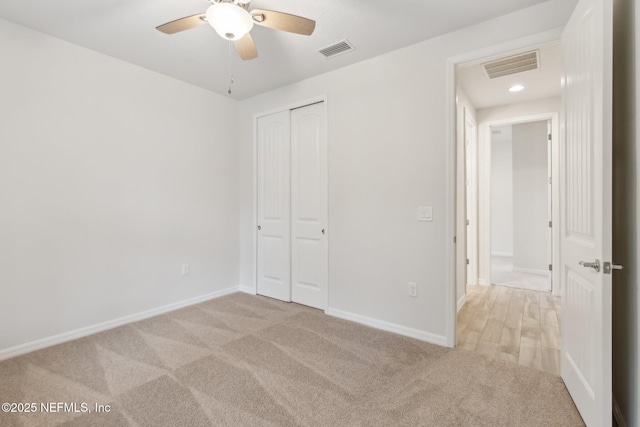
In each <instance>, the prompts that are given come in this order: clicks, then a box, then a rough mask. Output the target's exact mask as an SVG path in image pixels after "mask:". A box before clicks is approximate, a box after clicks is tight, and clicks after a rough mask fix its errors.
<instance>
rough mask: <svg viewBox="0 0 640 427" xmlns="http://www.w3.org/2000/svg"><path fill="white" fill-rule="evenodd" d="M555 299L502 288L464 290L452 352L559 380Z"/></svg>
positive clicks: (559, 311)
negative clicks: (551, 375) (473, 354)
mask: <svg viewBox="0 0 640 427" xmlns="http://www.w3.org/2000/svg"><path fill="white" fill-rule="evenodd" d="M561 314H562V308H561V306H560V298H558V297H554V296H553V295H551V294H550V293H548V292H537V291H530V290H524V289H514V288H508V287H504V286H495V285H493V286H467V302H466V303H465V305H464V306H463V307H462V308H461V309H460V311H459V312H458V330H457V340H458V346H459V347H461V348H464V349H466V350H470V351H475V352H476V353H479V354H482V355H483V356H486V357H490V358H495V359H500V360H506V361H509V362H514V363H519V364H521V365H525V366H530V367H533V368H536V369H540V370H543V371H548V372H551V373H554V374H556V375H559V374H560V316H561Z"/></svg>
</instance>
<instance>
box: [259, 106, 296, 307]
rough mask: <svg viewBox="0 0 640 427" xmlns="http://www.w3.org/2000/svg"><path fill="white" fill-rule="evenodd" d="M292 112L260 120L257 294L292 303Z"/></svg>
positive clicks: (284, 112) (272, 115) (264, 117)
mask: <svg viewBox="0 0 640 427" xmlns="http://www.w3.org/2000/svg"><path fill="white" fill-rule="evenodd" d="M290 129H291V126H290V112H289V111H283V112H281V113H276V114H271V115H269V116H263V117H260V118H258V123H257V132H258V135H257V145H258V146H257V158H258V159H257V160H258V162H257V163H258V165H257V166H258V242H257V251H258V253H257V292H258V294H260V295H265V296H268V297H271V298H277V299H279V300H282V301H291V219H290V212H291V193H290V172H291V166H290V165H291V158H290V156H291V148H290V147H291V137H290V134H291V132H290Z"/></svg>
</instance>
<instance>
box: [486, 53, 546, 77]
mask: <svg viewBox="0 0 640 427" xmlns="http://www.w3.org/2000/svg"><path fill="white" fill-rule="evenodd" d="M482 66H483V67H484V70H485V71H486V73H487V77H489V78H490V79H495V78H498V77H504V76H509V75H511V74H516V73H521V72H523V71H529V70H537V69H538V68H539V67H540V62H539V54H538V51H537V50H534V51H531V52H525V53H519V54H518V55H513V56H509V57H508V58H501V59H497V60H495V61H491V62H485V63H484V64H482Z"/></svg>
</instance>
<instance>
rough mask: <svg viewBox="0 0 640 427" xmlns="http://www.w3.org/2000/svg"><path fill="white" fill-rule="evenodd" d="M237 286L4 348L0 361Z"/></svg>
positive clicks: (192, 302)
mask: <svg viewBox="0 0 640 427" xmlns="http://www.w3.org/2000/svg"><path fill="white" fill-rule="evenodd" d="M238 290H239V289H238V286H233V287H231V288H227V289H223V290H220V291H216V292H211V293H208V294H205V295H201V296H198V297H195V298H189V299H187V300H184V301H179V302H176V303H173V304H168V305H163V306H162V307H157V308H152V309H150V310H146V311H142V312H140V313H135V314H130V315H128V316H123V317H119V318H117V319H113V320H107V321H106V322H102V323H98V324H95V325H91V326H86V327H84V328H80V329H75V330H73V331H69V332H63V333H61V334H57V335H53V336H50V337H47V338H42V339H39V340H35V341H31V342H28V343H25V344H20V345H17V346H15V347H9V348H5V349H3V350H0V361H2V360H6V359H10V358H12V357H16V356H20V355H22V354H26V353H30V352H32V351H36V350H40V349H43V348H46V347H51V346H53V345H57V344H62V343H64V342H67V341H72V340H75V339H78V338H82V337H85V336H87V335H91V334H95V333H98V332H102V331H106V330H107V329H112V328H115V327H118V326H122V325H125V324H127V323H133V322H137V321H138V320H143V319H148V318H149V317H153V316H158V315H160V314H164V313H168V312H170V311H173V310H177V309H179V308H183V307H187V306H190V305H193V304H198V303H201V302H204V301H208V300H211V299H214V298H219V297H222V296H224V295H228V294H232V293H234V292H238Z"/></svg>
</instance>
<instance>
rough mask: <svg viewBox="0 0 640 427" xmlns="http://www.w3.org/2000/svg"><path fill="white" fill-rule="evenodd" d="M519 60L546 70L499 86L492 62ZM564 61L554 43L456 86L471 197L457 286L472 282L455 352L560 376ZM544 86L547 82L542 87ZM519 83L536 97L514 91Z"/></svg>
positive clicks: (465, 202)
mask: <svg viewBox="0 0 640 427" xmlns="http://www.w3.org/2000/svg"><path fill="white" fill-rule="evenodd" d="M518 57H525V58H526V60H531V58H533V59H534V60H535V61H539V62H538V65H537V67H538V68H537V69H535V70H530V71H529V74H526V72H519V71H516V72H513V73H512V74H507V75H505V76H500V77H497V78H495V79H491V78H490V76H489V71H488V70H487V68H488V67H486V64H487V63H492V62H500V63H502V64H504V63H510V62H515V61H517V58H518ZM560 58H561V50H560V46H559V42H558V41H552V42H547V43H544V44H542V45H534V46H533V47H526V48H521V49H520V50H517V51H512V52H507V53H502V54H500V55H495V56H490V57H487V58H482V59H475V60H473V61H471V62H470V63H462V64H459V65H458V68H457V72H456V75H457V76H458V77H460V76H467V77H468V78H467V79H466V80H463V79H460V80H457V83H458V84H457V87H458V88H457V93H456V95H457V102H458V109H457V111H458V122H459V124H458V127H457V129H458V131H459V132H460V131H461V130H463V134H462V135H463V138H458V144H459V145H458V156H459V157H458V163H457V164H458V167H459V170H458V175H457V176H458V180H461V179H462V180H463V182H464V185H458V187H457V188H458V191H461V190H462V191H464V194H462V195H460V194H458V197H457V200H459V201H461V202H462V203H460V204H458V215H457V216H456V217H457V218H458V221H460V219H461V218H462V217H463V218H464V221H465V223H464V224H462V225H464V228H461V227H460V224H458V227H457V230H458V233H460V231H462V230H464V234H463V235H462V236H461V235H460V234H458V235H459V236H461V237H462V239H461V240H462V242H460V241H459V242H460V244H461V245H462V246H463V247H464V248H465V252H464V253H465V256H466V257H467V258H468V261H467V259H464V260H461V259H460V256H458V261H457V265H458V268H457V270H456V271H457V273H458V274H462V276H458V277H464V279H465V280H464V287H463V288H462V289H464V295H463V296H462V298H460V296H458V298H457V301H458V309H459V310H458V313H457V316H456V321H457V328H456V329H457V334H456V335H457V336H456V345H457V346H459V347H462V348H464V349H467V350H470V351H474V352H476V353H479V354H482V355H483V356H485V357H489V358H495V359H500V360H505V361H510V362H513V363H518V364H522V365H525V366H529V367H533V368H537V369H540V370H544V371H547V372H551V373H554V374H556V375H559V374H560V348H561V340H560V316H561V314H562V306H561V301H560V298H559V296H556V295H554V294H552V293H551V292H550V291H551V282H552V278H551V274H552V272H551V271H550V270H549V268H550V267H549V266H550V265H553V264H554V260H553V257H554V254H556V253H557V251H555V250H554V248H553V242H554V238H553V236H552V233H553V229H552V228H551V227H550V225H552V224H553V222H554V217H556V216H557V215H558V213H557V212H556V211H555V210H554V206H555V207H557V206H558V204H557V203H556V204H555V205H554V204H553V199H554V197H557V195H556V194H554V191H555V190H556V189H555V187H554V186H557V185H558V180H557V179H555V177H556V175H557V169H556V168H555V167H556V166H557V165H556V164H555V163H556V162H557V154H558V152H557V150H558V144H557V142H558V122H559V112H560V110H561V100H560V85H559V84H557V83H558V82H559V81H560V76H561V69H560V68H559V67H560V65H561V61H560ZM555 66H557V68H554V67H555ZM546 67H549V68H552V70H549V69H548V68H546ZM547 71H549V73H547ZM548 74H551V75H553V78H550V77H549V75H548ZM535 76H537V78H535ZM545 78H546V79H547V80H548V83H543V82H541V81H540V80H544V79H545ZM552 82H553V83H556V84H555V85H554V84H552ZM515 83H520V84H521V85H522V86H525V87H527V88H528V89H529V93H528V94H526V96H524V95H522V94H520V95H518V94H515V95H514V94H513V93H511V92H509V89H510V87H511V86H514V85H515ZM545 84H548V90H547V89H545ZM474 86H476V87H477V86H481V89H480V90H475V88H474ZM488 86H489V87H492V88H493V90H494V91H497V90H499V89H500V88H499V86H501V87H502V90H503V93H500V94H498V95H495V96H489V97H484V98H483V90H484V89H486V88H487V87H488ZM461 112H462V114H461ZM461 121H462V122H463V123H464V125H461V124H460V122H461ZM476 123H477V125H476ZM474 130H475V132H476V134H475V135H470V132H473V131H474ZM469 145H471V146H469ZM461 153H462V155H461ZM461 158H462V159H463V160H462V159H461ZM460 168H462V169H460ZM550 178H551V179H550ZM556 210H557V209H556ZM461 211H462V212H464V216H463V215H462V214H461ZM461 261H462V262H461ZM474 265H475V266H477V267H476V268H474V267H473V266H474ZM554 290H555V289H554ZM557 291H558V292H559V289H557Z"/></svg>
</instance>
